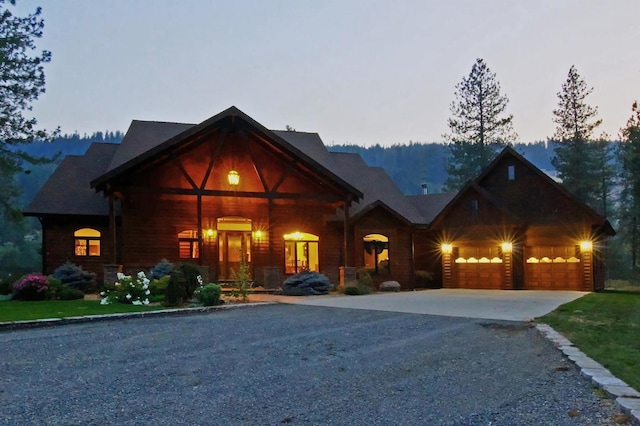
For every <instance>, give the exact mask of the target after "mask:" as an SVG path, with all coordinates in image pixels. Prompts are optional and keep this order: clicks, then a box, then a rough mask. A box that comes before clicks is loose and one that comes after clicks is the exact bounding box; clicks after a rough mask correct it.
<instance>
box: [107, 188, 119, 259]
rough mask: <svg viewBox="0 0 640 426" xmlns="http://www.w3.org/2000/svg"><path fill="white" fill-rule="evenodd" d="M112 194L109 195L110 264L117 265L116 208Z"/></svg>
mask: <svg viewBox="0 0 640 426" xmlns="http://www.w3.org/2000/svg"><path fill="white" fill-rule="evenodd" d="M115 203H116V201H115V196H114V195H113V192H110V193H109V233H110V236H111V264H112V265H115V264H116V263H118V249H117V245H116V244H117V240H116V207H115Z"/></svg>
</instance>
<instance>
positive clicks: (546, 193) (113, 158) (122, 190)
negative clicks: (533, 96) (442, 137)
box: [24, 107, 613, 290]
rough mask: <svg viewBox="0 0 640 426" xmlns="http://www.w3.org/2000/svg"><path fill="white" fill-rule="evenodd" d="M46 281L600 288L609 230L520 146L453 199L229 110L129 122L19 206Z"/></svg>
mask: <svg viewBox="0 0 640 426" xmlns="http://www.w3.org/2000/svg"><path fill="white" fill-rule="evenodd" d="M24 214H25V215H27V216H36V217H38V218H39V220H40V221H41V223H42V233H43V234H42V235H43V250H42V252H43V272H44V273H45V274H50V273H51V272H53V270H54V269H55V268H56V267H58V266H59V265H61V264H63V263H64V262H66V261H70V262H72V263H75V264H78V265H81V266H82V267H83V268H85V269H87V270H90V271H93V272H96V273H97V275H98V277H99V279H100V280H103V279H109V277H111V276H112V272H113V271H114V270H124V271H125V272H127V273H135V272H137V271H140V270H143V271H148V270H149V269H150V268H151V267H153V266H154V265H155V264H156V263H158V262H159V261H160V260H161V259H163V258H166V259H168V260H169V261H171V262H174V263H175V262H189V263H193V264H195V265H197V266H198V267H199V268H200V269H201V271H202V272H203V276H204V278H205V280H206V281H210V282H224V281H229V280H232V277H233V273H234V271H237V270H238V267H239V266H240V263H241V262H243V261H244V262H246V264H247V265H249V267H250V273H251V275H252V277H253V280H254V283H255V285H256V286H264V287H278V286H280V284H281V283H282V280H283V279H285V278H286V277H287V276H288V275H291V274H295V273H296V272H300V271H302V270H306V269H308V270H312V271H318V272H321V273H323V274H325V275H326V276H327V277H329V279H330V280H331V281H332V282H334V283H335V284H338V283H339V282H340V283H342V284H344V282H345V281H348V280H350V279H353V278H354V274H355V270H357V269H359V268H366V269H367V270H369V271H370V272H371V273H372V276H373V278H374V281H375V282H381V281H386V280H395V281H398V282H399V283H400V284H401V285H402V288H403V289H412V288H415V287H416V286H425V285H427V286H430V287H441V286H443V287H460V288H492V289H563V290H566V289H571V290H597V289H600V288H602V287H603V284H604V275H603V271H602V256H601V252H600V250H601V247H602V244H603V242H604V240H605V239H606V237H607V236H608V235H613V229H611V226H610V225H609V223H608V222H607V221H606V220H605V219H604V218H603V217H602V216H600V215H599V214H597V213H596V212H595V211H593V210H592V209H590V208H589V207H587V206H585V205H584V204H582V203H580V202H579V201H578V200H576V199H575V197H573V196H572V195H571V194H569V193H568V192H566V191H565V190H563V189H562V188H561V187H560V186H559V185H558V184H557V183H556V182H554V181H553V180H552V179H550V178H549V177H548V176H546V175H545V174H544V173H543V172H541V171H540V170H538V169H537V168H536V167H535V166H533V165H532V164H531V163H530V162H528V161H527V160H526V159H524V158H523V157H522V156H520V155H519V154H518V153H516V151H515V150H513V149H512V148H509V147H508V148H505V150H504V151H502V153H501V154H500V155H499V156H498V157H497V158H496V159H495V160H494V161H493V163H492V164H491V165H490V166H489V167H488V168H487V169H486V170H485V171H484V172H483V173H482V174H481V175H480V176H479V177H477V178H476V179H475V180H473V181H472V182H469V183H468V184H467V185H466V186H465V187H464V188H463V189H462V190H461V191H460V192H458V193H457V194H429V195H418V196H405V195H403V194H402V193H401V192H400V191H399V189H398V188H397V187H396V185H395V184H394V183H393V181H392V180H391V178H390V177H389V176H388V175H387V174H386V173H385V172H384V170H382V169H381V168H377V167H369V166H367V165H366V164H365V162H364V161H363V160H362V158H361V157H360V156H359V155H358V154H348V153H334V152H329V151H328V150H327V148H326V147H325V145H324V144H323V142H322V140H321V139H320V137H319V136H318V134H316V133H304V132H296V131H274V130H269V129H267V128H265V127H264V126H262V125H261V124H260V123H258V122H256V121H255V120H253V119H252V118H251V117H249V116H248V115H246V114H245V113H243V112H242V111H240V110H239V109H237V108H235V107H231V108H229V109H227V110H225V111H223V112H221V113H219V114H217V115H215V116H213V117H211V118H210V119H208V120H206V121H204V122H202V123H200V124H197V125H193V124H181V123H167V122H151V121H133V122H132V123H131V126H130V127H129V129H128V131H127V133H126V135H125V137H124V139H123V140H122V143H120V144H106V143H94V144H92V145H91V146H90V147H89V149H88V150H87V152H86V153H85V155H84V156H67V157H66V158H65V159H64V160H63V161H62V162H61V163H60V165H59V166H58V168H57V169H56V171H55V172H54V173H53V175H52V176H51V177H50V179H49V180H48V181H47V182H46V184H45V185H44V186H43V188H42V189H41V191H40V192H39V193H38V194H37V195H36V197H35V198H34V200H33V201H32V203H31V204H30V206H29V207H28V208H27V210H26V211H25V212H24Z"/></svg>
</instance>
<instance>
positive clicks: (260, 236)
mask: <svg viewBox="0 0 640 426" xmlns="http://www.w3.org/2000/svg"><path fill="white" fill-rule="evenodd" d="M266 236H267V233H266V232H264V231H261V230H259V229H258V230H256V231H253V238H254V239H255V240H256V241H262V240H263V239H264V238H265V237H266Z"/></svg>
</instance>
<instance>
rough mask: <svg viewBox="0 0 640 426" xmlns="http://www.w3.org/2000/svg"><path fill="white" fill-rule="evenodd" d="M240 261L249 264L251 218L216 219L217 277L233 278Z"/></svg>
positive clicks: (224, 279)
mask: <svg viewBox="0 0 640 426" xmlns="http://www.w3.org/2000/svg"><path fill="white" fill-rule="evenodd" d="M242 262H245V263H246V264H247V265H248V266H249V267H250V266H251V220H250V219H245V218H239V217H224V218H220V219H218V279H220V280H221V281H230V280H233V278H234V275H235V274H236V273H237V272H238V271H239V270H240V265H241V264H242Z"/></svg>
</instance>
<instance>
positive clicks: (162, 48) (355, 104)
mask: <svg viewBox="0 0 640 426" xmlns="http://www.w3.org/2000/svg"><path fill="white" fill-rule="evenodd" d="M39 4H40V5H42V6H43V17H44V19H45V29H44V32H45V35H44V37H43V39H42V40H40V42H39V43H38V47H39V48H40V49H42V48H45V49H49V50H51V51H52V52H53V60H52V62H51V63H50V64H48V65H47V67H46V74H47V93H46V94H45V95H43V96H42V97H41V99H40V100H39V101H37V103H36V104H35V106H34V114H35V115H36V117H37V118H38V119H39V122H40V125H41V126H42V127H45V128H49V129H50V128H53V127H56V126H58V125H59V126H61V128H62V131H63V132H68V133H71V132H73V131H74V130H77V131H78V132H80V133H84V132H87V133H89V132H93V131H96V130H122V131H125V130H126V129H127V128H128V126H129V123H130V121H131V120H132V119H143V120H158V121H177V122H189V123H198V122H200V121H202V120H205V119H206V118H208V117H210V116H212V115H214V114H216V113H218V112H220V111H222V110H224V109H226V108H228V107H229V106H231V105H235V106H237V107H238V108H240V109H241V110H243V111H244V112H245V113H247V114H249V115H250V116H251V117H253V118H254V119H256V120H257V121H258V122H260V123H262V124H263V125H265V126H266V127H268V128H271V129H283V128H284V127H285V125H291V126H293V127H295V128H296V129H297V130H301V131H312V132H318V133H319V134H320V136H321V137H322V138H323V140H324V141H325V143H327V144H341V143H354V144H358V145H372V144H376V143H379V144H381V145H390V144H394V143H408V142H409V141H410V140H411V141H414V142H415V141H419V142H434V141H441V140H442V138H441V135H442V134H443V133H445V132H447V131H448V128H447V125H446V121H447V118H448V117H449V116H450V112H449V105H450V104H451V102H452V101H453V99H454V90H455V85H456V84H457V83H459V82H460V81H461V80H462V78H463V77H464V76H466V75H468V74H469V72H470V70H471V66H472V65H473V63H474V62H475V60H476V58H484V60H485V61H486V62H487V64H488V66H489V67H490V68H491V70H492V71H493V72H495V73H496V74H497V78H498V80H499V81H500V83H501V86H502V92H503V93H504V94H506V95H507V96H508V97H509V100H510V103H509V107H508V111H509V112H510V113H512V114H513V115H514V127H515V130H516V132H517V133H518V134H519V135H520V140H521V141H523V142H531V141H536V140H544V139H546V138H547V137H550V136H551V135H552V134H553V132H554V128H555V125H554V123H553V121H552V111H553V109H554V108H555V106H556V103H557V92H558V91H560V88H561V85H562V83H563V82H564V80H565V79H566V76H567V73H568V71H569V68H570V67H571V65H575V66H576V67H577V69H578V72H579V73H580V74H581V75H582V76H583V77H584V78H585V79H586V81H587V84H588V85H589V86H593V87H594V90H593V93H592V94H591V95H590V96H589V97H588V98H587V101H588V102H589V103H590V104H591V105H594V106H597V107H598V109H599V117H600V118H602V119H603V125H602V126H601V127H600V128H599V130H598V133H600V131H606V132H608V133H609V134H610V135H611V136H613V137H615V136H617V135H618V131H619V129H620V127H622V126H623V125H624V124H625V122H626V120H627V118H628V117H629V116H630V115H631V104H632V102H633V101H634V100H636V99H640V84H639V83H640V37H639V36H640V21H639V19H640V1H638V0H616V1H604V0H602V1H592V0H572V1H569V0H566V1H565V0H549V1H534V0H527V1H517V0H515V1H514V0H511V1H507V0H503V1H497V0H483V1H477V0H468V1H462V0H459V1H458V0H454V1H444V0H443V1H427V0H423V1H389V0H388V1H374V0H362V1H356V0H336V1H321V0H274V1H266V0H263V1H259V0H254V1H248V0H247V1H243V0H235V1H231V0H230V1H204V0H203V1H196V0H180V1H176V0H50V1H48V2H45V1H44V0H18V6H17V7H15V8H12V10H13V11H14V13H16V12H17V14H24V13H26V12H27V11H29V10H32V9H35V7H36V6H37V5H39Z"/></svg>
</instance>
